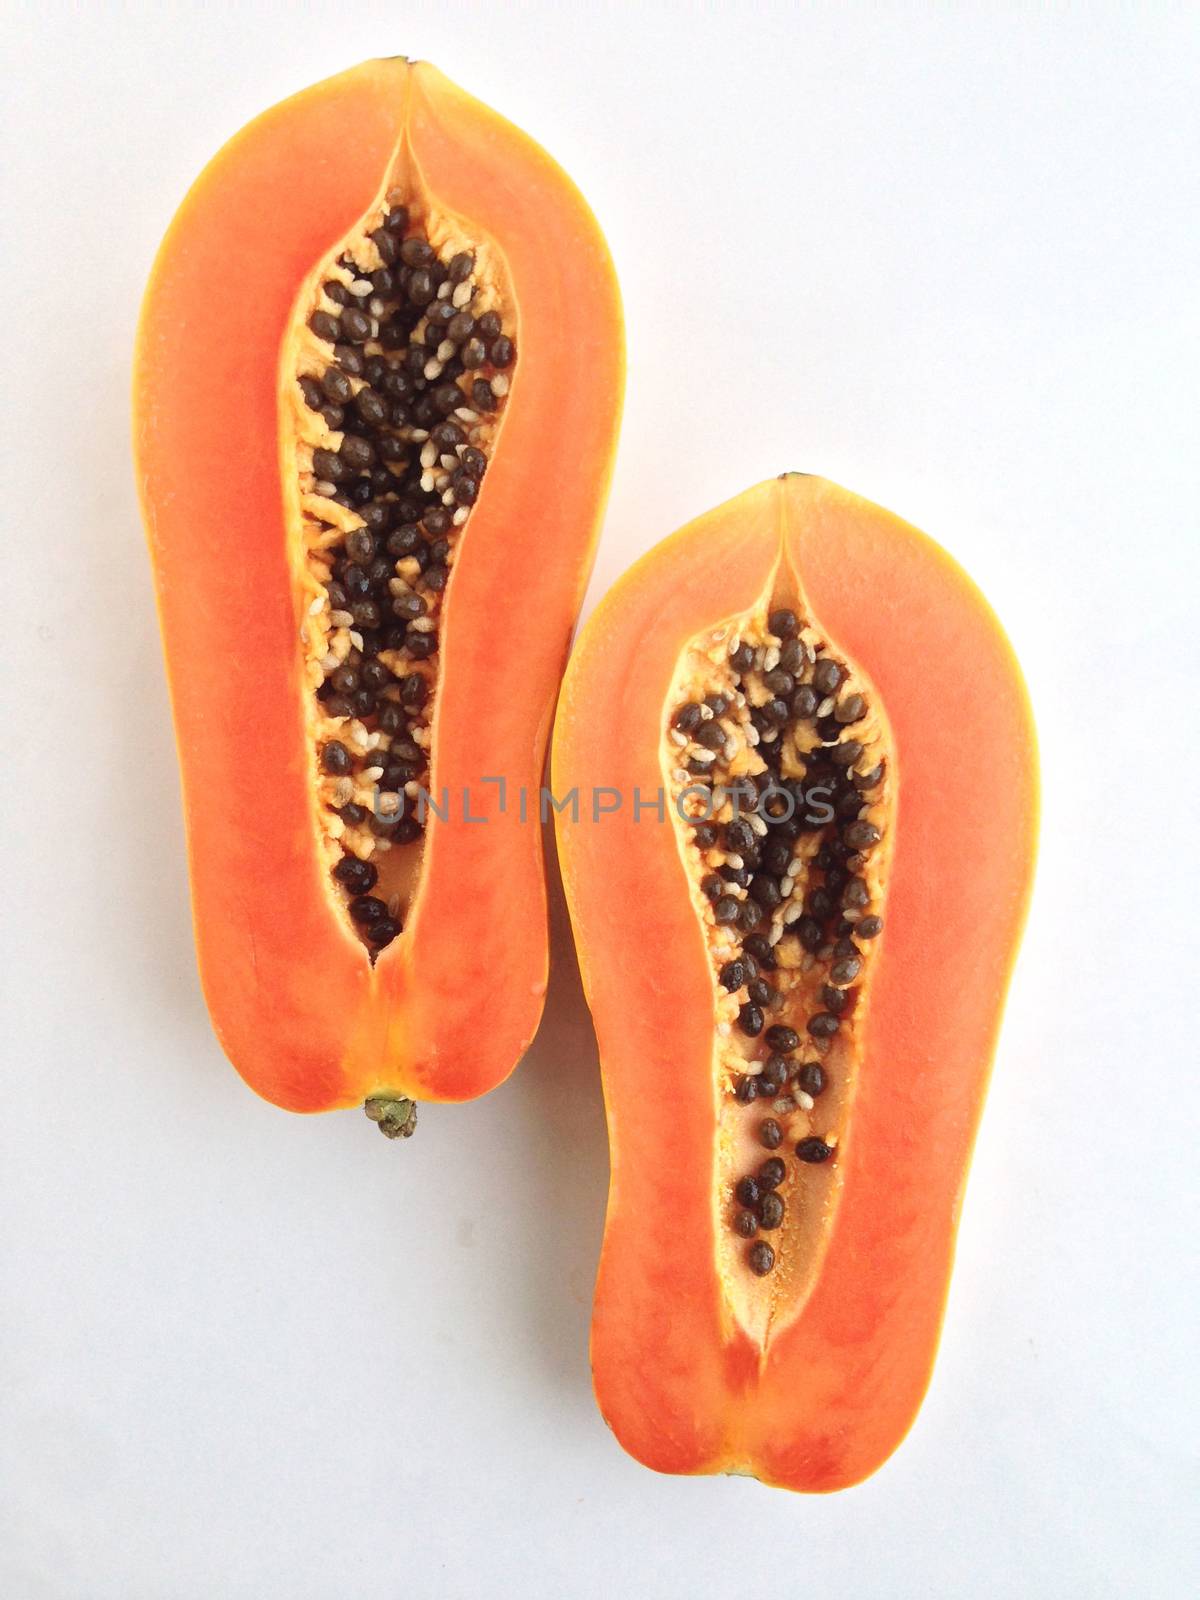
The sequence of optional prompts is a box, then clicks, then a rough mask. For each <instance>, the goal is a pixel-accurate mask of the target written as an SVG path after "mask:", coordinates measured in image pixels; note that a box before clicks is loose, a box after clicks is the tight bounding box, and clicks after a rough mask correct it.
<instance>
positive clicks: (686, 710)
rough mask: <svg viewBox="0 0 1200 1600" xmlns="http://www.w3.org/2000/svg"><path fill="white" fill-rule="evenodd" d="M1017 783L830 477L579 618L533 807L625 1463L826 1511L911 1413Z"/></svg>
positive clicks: (954, 584) (962, 677) (684, 541)
mask: <svg viewBox="0 0 1200 1600" xmlns="http://www.w3.org/2000/svg"><path fill="white" fill-rule="evenodd" d="M1036 764H1037V763H1036V748H1035V738H1034V729H1033V724H1032V719H1031V713H1030V708H1029V703H1028V700H1027V697H1026V692H1025V689H1024V686H1023V683H1022V679H1021V674H1020V671H1019V669H1018V666H1017V664H1016V661H1015V658H1014V656H1013V653H1012V651H1011V649H1010V647H1009V645H1008V643H1007V641H1006V639H1005V637H1004V635H1003V633H1002V632H1001V629H1000V627H999V625H998V623H997V621H996V619H995V617H994V615H993V614H992V612H991V611H990V610H989V608H988V606H987V604H986V602H985V601H984V599H983V598H982V596H981V595H980V594H979V592H978V590H977V589H976V588H975V587H974V585H973V584H972V583H971V582H970V580H969V579H968V578H967V577H966V576H965V575H964V573H963V572H962V571H961V570H960V569H959V568H958V567H957V566H956V565H955V564H954V562H953V561H952V560H951V559H950V558H949V557H948V556H947V555H946V554H945V553H944V552H943V551H942V550H941V549H939V548H938V547H937V546H936V545H935V544H934V543H933V542H932V541H931V540H929V539H927V538H926V537H925V536H924V535H922V534H920V533H918V532H917V531H916V529H914V528H912V527H910V526H908V525H907V524H906V523H904V522H901V521H900V520H899V519H898V518H897V517H894V516H892V515H890V514H889V513H887V512H885V511H883V510H880V509H879V508H878V507H876V506H873V505H870V504H869V503H867V502H866V501H864V500H861V499H859V498H858V497H856V496H855V495H852V494H850V493H848V492H847V491H845V490H843V489H840V488H837V487H836V486H835V485H833V484H830V483H827V482H824V481H823V480H821V479H819V478H815V477H805V476H799V475H795V474H790V475H786V476H784V477H782V478H780V479H778V480H776V481H772V482H769V483H764V484H761V485H759V486H758V487H757V488H754V489H751V490H750V491H748V492H747V493H745V494H743V495H741V496H740V497H739V498H738V499H735V500H732V501H730V502H729V503H728V504H726V505H723V506H721V507H719V508H718V509H717V510H715V511H713V512H711V513H710V514H709V515H707V516H704V517H701V518H700V519H699V520H698V521H696V522H694V523H692V524H691V525H690V526H688V527H686V528H684V529H683V530H682V531H681V532H680V533H678V534H676V535H675V536H674V537H673V538H671V539H668V540H666V541H665V542H664V543H662V544H660V545H659V546H657V547H656V548H655V549H654V550H652V551H651V552H650V554H649V555H647V556H646V557H645V558H644V559H643V560H642V561H641V562H639V563H638V564H637V565H636V566H635V567H634V568H633V569H632V570H631V571H630V572H629V573H628V574H626V576H625V577H624V578H622V579H621V580H620V581H619V582H618V583H617V584H616V586H615V587H614V588H613V589H612V591H611V592H610V593H609V594H608V596H607V597H606V598H605V599H604V600H603V601H602V602H601V604H600V606H599V607H598V608H597V610H596V611H595V613H594V614H593V615H592V617H591V618H590V620H589V621H588V623H587V624H586V626H585V627H584V629H583V631H582V633H581V635H580V638H579V640H578V642H577V644H576V647H575V650H574V653H573V655H572V659H571V662H570V664H569V667H568V671H567V675H566V680H565V683H564V687H563V692H562V695H561V699H560V706H559V711H558V715H557V721H556V725H555V735H554V750H553V788H554V791H555V798H556V808H557V815H556V828H557V833H558V843H559V854H560V859H561V863H562V871H563V878H564V883H565V889H566V895H567V901H568V905H569V908H570V913H571V918H572V924H573V928H574V934H575V941H576V945H577V948H578V953H579V960H580V965H581V969H582V974H583V981H584V986H585V990H586V994H587V998H588V1003H589V1005H590V1007H591V1011H592V1015H593V1019H594V1022H595V1028H596V1034H597V1037H598V1041H599V1046H600V1056H601V1063H602V1070H603V1078H604V1094H605V1102H606V1106H607V1116H608V1128H609V1138H610V1144H611V1168H612V1176H611V1187H610V1192H609V1202H608V1213H607V1220H606V1225H605V1235H604V1245H603V1251H602V1255H601V1261H600V1269H599V1276H598V1281H597V1287H596V1296H595V1308H594V1318H593V1324H592V1363H593V1373H594V1380H595V1387H596V1394H597V1398H598V1401H599V1405H600V1409H601V1411H602V1412H603V1414H604V1416H605V1418H606V1419H607V1421H608V1422H609V1424H610V1426H611V1427H612V1428H613V1430H614V1431H615V1433H616V1435H617V1438H618V1439H619V1441H620V1443H621V1444H622V1445H623V1446H624V1447H625V1449H626V1450H628V1451H630V1452H631V1453H632V1454H633V1455H634V1456H636V1457H637V1458H638V1459H639V1460H640V1461H642V1462H645V1463H646V1464H647V1465H649V1466H651V1467H655V1468H657V1469H659V1470H660V1471H663V1472H679V1473H701V1472H739V1473H749V1474H752V1475H754V1476H756V1477H758V1478H759V1479H761V1480H763V1481H764V1482H767V1483H771V1484H777V1485H782V1486H785V1487H787V1488H791V1489H796V1490H808V1491H823V1490H833V1489H839V1488H843V1487H845V1486H847V1485H850V1484H853V1483H856V1482H858V1481H859V1480H860V1479H862V1478H864V1477H866V1476H867V1475H868V1474H869V1473H871V1472H872V1471H874V1470H875V1468H877V1467H878V1466H879V1465H880V1464H881V1462H883V1461H884V1460H885V1458H886V1457H887V1456H888V1455H889V1454H890V1453H891V1451H892V1450H893V1449H894V1448H895V1447H896V1445H897V1444H898V1443H899V1442H900V1440H901V1439H902V1438H903V1436H904V1434H905V1433H906V1431H907V1430H908V1428H909V1426H910V1424H911V1423H912V1421H913V1419H914V1417H915V1415H916V1412H917V1410H918V1407H919V1405H920V1403H921V1400H922V1398H923V1395H924V1392H925V1389H926V1387H927V1385H928V1382H929V1378H930V1373H931V1370H932V1365H933V1359H934V1354H935V1349H936V1344H937V1339H938V1335H939V1328H940V1324H941V1320H942V1316H943V1310H944V1306H945V1301H946V1294H947V1289H948V1284H949V1276H950V1270H951V1264H952V1257H953V1250H954V1237H955V1231H956V1227H957V1222H958V1216H959V1208H960V1204H961V1200H962V1194H963V1186H964V1182H965V1178H966V1171H967V1166H968V1162H969V1159H970V1154H971V1148H972V1144H973V1141H974V1138H975V1132H976V1128H977V1125H978V1121H979V1117H980V1112H981V1108H982V1103H983V1097H984V1092H985V1088H986V1084H987V1079H988V1073H989V1070H990V1062H991V1057H992V1054H993V1050H994V1046H995V1043H996V1038H997V1033H998V1029H999V1024H1000V1017H1001V1009H1002V1005H1003V1000H1004V996H1005V992H1006V989H1007V986H1008V982H1009V976H1010V972H1011V969H1012V965H1013V961H1014V957H1015V953H1016V949H1017V944H1018V941H1019V938H1020V933H1021V929H1022V926H1023V923H1024V919H1025V914H1026V908H1027V903H1028V899H1029V894H1030V885H1031V878H1032V870H1033V860H1034V853H1035V841H1036V826H1037V775H1036Z"/></svg>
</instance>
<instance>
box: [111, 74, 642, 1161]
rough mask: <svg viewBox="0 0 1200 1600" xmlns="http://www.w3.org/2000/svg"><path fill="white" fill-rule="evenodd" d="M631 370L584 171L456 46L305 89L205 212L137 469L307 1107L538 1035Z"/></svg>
mask: <svg viewBox="0 0 1200 1600" xmlns="http://www.w3.org/2000/svg"><path fill="white" fill-rule="evenodd" d="M622 385H623V354H622V330H621V314H620V306H619V301H618V296H617V290H616V283H615V278H614V274H613V270H612V265H611V262H610V260H609V256H608V252H607V250H606V248H605V245H604V241H603V238H602V236H601V234H600V232H599V229H598V228H597V226H596V223H595V221H594V219H593V217H592V215H591V213H590V211H589V210H588V208H587V206H586V204H585V202H584V201H583V199H582V197H581V196H580V194H579V193H578V191H577V190H576V189H575V188H574V186H573V185H572V184H571V182H570V181H569V179H567V177H566V176H565V175H564V174H563V173H562V171H561V170H560V169H559V168H558V167H557V166H556V165H555V164H554V163H553V162H552V161H551V159H550V158H549V157H548V156H547V155H546V154H545V152H544V151H542V150H541V149H540V148H539V147H538V146H537V145H535V144H534V143H533V141H532V140H530V139H529V138H528V137H527V136H526V135H524V134H523V133H521V132H520V131H519V130H517V129H516V128H514V127H513V126H511V125H510V124H509V123H507V122H505V121H504V120H503V119H502V118H500V117H499V116H497V115H496V114H495V113H494V112H492V111H490V110H489V109H488V108H486V107H485V106H483V105H481V104H480V103H479V102H477V101H475V100H473V99H471V98H470V97H469V96H468V95H466V94H465V93H464V92H463V91H461V90H460V89H458V88H457V87H456V86H455V85H453V84H451V83H450V82H449V81H448V80H447V79H446V78H445V77H443V76H442V74H441V73H439V72H437V71H436V69H434V68H433V67H431V66H429V65H427V64H424V63H418V64H410V63H408V62H406V61H404V60H402V59H399V58H396V59H392V60H387V61H372V62H368V63H366V64H364V65H363V66H360V67H357V68H355V69H353V70H352V71H349V72H345V73H342V74H341V75H339V76H338V77H335V78H331V79H329V80H327V81H326V82H323V83H320V84H317V85H316V86H315V87H313V88H311V89H308V90H306V91H305V92H303V93H302V94H299V95H297V96H295V97H294V98H292V99H290V100H288V101H286V102H284V103H283V104H281V105H279V106H276V107H274V108H273V109H272V110H270V111H268V112H267V113H265V115H263V116H262V117H260V118H259V119H257V120H256V121H255V122H253V123H251V124H250V125H249V126H248V127H247V128H245V129H244V130H243V131H242V132H241V133H240V134H239V135H237V136H236V137H235V138H234V139H233V140H232V141H231V142H230V143H229V144H228V145H227V146H226V147H225V148H224V149H223V150H222V151H221V152H220V153H219V154H218V156H217V157H216V158H215V159H214V161H213V162H212V163H211V164H210V166H209V167H208V168H207V169H206V170H205V172H204V173H203V174H202V175H201V177H200V178H199V180H198V181H197V183H196V184H195V185H194V187H193V188H192V190H191V191H190V193H189V194H188V196H187V197H186V199H185V200H184V202H183V204H182V206H181V207H180V209H179V212H178V213H177V215H176V217H175V219H174V221H173V223H172V225H171V228H170V230H169V232H168V234H167V236H166V239H165V241H164V243H163V245H162V248H161V250H160V252H159V256H158V258H157V260H156V263H155V266H154V269H153V273H152V276H151V279H150V283H149V286H148V288H147V291H146V297H145V302H144V306H143V312H142V319H141V325H140V329H139V335H138V347H137V354H136V373H135V384H134V440H135V456H136V463H137V472H138V481H139V489H140V493H141V499H142V505H143V511H144V517H145V522H146V529H147V535H148V539H149V545H150V551H151V556H152V561H153V566H154V572H155V578H156V585H157V594H158V604H159V612H160V620H161V626H162V633H163V642H164V649H165V654H166V660H167V669H168V677H169V681H170V687H171V696H172V705H173V712H174V717H175V725H176V733H177V742H178V746H179V755H180V762H181V768H182V776H183V789H184V805H185V812H186V819H187V833H188V854H189V868H190V876H191V883H192V896H193V913H194V921H195V931H196V942H197V950H198V956H199V963H200V969H201V976H202V981H203V984H204V989H205V995H206V999H207V1001H208V1005H209V1009H210V1013H211V1015H212V1019H213V1023H214V1026H215V1029H216V1032H217V1034H218V1037H219V1039H220V1041H221V1043H222V1045H223V1047H224V1048H225V1051H226V1053H227V1054H228V1055H229V1057H230V1059H231V1060H232V1061H233V1063H234V1065H235V1066H236V1067H237V1069H238V1070H239V1072H241V1074H242V1075H243V1077H244V1078H245V1079H246V1080H247V1082H249V1083H250V1084H251V1086H252V1087H253V1088H255V1089H256V1090H257V1091H258V1092H259V1093H260V1094H262V1095H264V1096H265V1097H266V1098H268V1099H270V1100H272V1101H274V1102H275V1103H277V1104H279V1105H281V1106H284V1107H287V1108H289V1109H292V1110H299V1111H317V1110H325V1109H330V1108H334V1107H339V1106H345V1105H349V1104H353V1103H355V1102H360V1101H365V1102H366V1103H367V1107H368V1111H369V1113H370V1114H371V1115H372V1116H373V1117H374V1118H375V1120H377V1121H378V1122H379V1123H380V1126H381V1127H382V1128H383V1129H384V1131H385V1132H388V1133H392V1134H396V1133H408V1132H411V1130H412V1125H413V1120H414V1119H413V1107H412V1102H414V1101H416V1100H459V1099H465V1098H469V1097H472V1096H474V1095H478V1094H480V1093H483V1092H484V1091H485V1090H487V1089H489V1088H491V1087H493V1086H494V1085H495V1084H496V1083H498V1082H500V1081H501V1080H502V1079H503V1078H504V1077H505V1076H506V1075H507V1074H508V1072H509V1071H511V1069H512V1067H513V1066H514V1065H515V1063H516V1062H517V1060H518V1059H519V1057H520V1055H521V1053H522V1051H523V1050H524V1048H525V1047H526V1045H527V1044H528V1042H529V1040H530V1039H531V1038H532V1035H533V1033H534V1031H535V1029H536V1027H537V1023H538V1019H539V1016H540V1012H541V1006H542V998H543V994H544V991H545V984H546V969H547V934H546V909H545V888H544V883H543V876H542V872H543V867H542V860H541V854H540V845H539V839H538V833H537V829H536V827H533V826H530V825H529V823H528V820H527V818H523V817H522V816H521V815H520V813H519V811H518V808H517V807H516V805H515V804H512V803H511V797H512V796H514V795H515V794H516V793H517V792H518V791H519V790H520V789H522V788H525V789H529V788H535V787H536V785H537V783H538V782H539V779H540V775H541V765H542V761H543V758H544V751H545V745H546V740H547V736H548V731H549V725H550V720H551V717H552V712H553V704H554V698H555V693H556V690H557V685H558V681H559V678H560V675H561V670H562V664H563V661H564V659H565V655H566V650H567V645H568V641H569V637H570V632H571V628H572V626H573V623H574V619H575V616H576V614H577V611H578V607H579V604H580V601H581V598H582V593H583V589H584V586H585V584H586V581H587V576H588V572H589V570H590V566H591V561H592V555H593V551H594V545H595V539H596V534H597V530H598V524H599V518H600V513H601V510H602V506H603V502H604V499H605V496H606V493H607V486H608V481H609V477H610V473H611V466H612V458H613V451H614V447H615V437H616V429H617V423H618V418H619V412H620V403H621V392H622ZM548 464H552V476H548V474H547V465H548ZM498 634H499V635H500V636H501V637H503V638H504V640H505V642H504V646H503V648H500V649H498V648H496V638H497V635H498ZM450 797H453V804H451V803H450ZM467 816H470V817H477V818H483V819H485V821H486V825H485V826H481V825H478V824H471V823H467V822H465V821H464V818H465V817H467Z"/></svg>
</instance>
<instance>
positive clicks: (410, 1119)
mask: <svg viewBox="0 0 1200 1600" xmlns="http://www.w3.org/2000/svg"><path fill="white" fill-rule="evenodd" d="M363 1110H364V1111H365V1112H366V1113H367V1115H368V1116H369V1117H370V1119H371V1121H372V1122H377V1123H378V1124H379V1131H380V1133H383V1134H386V1135H387V1137H388V1138H389V1139H409V1138H411V1137H412V1135H413V1133H414V1131H415V1130H416V1126H417V1103H416V1101H415V1100H403V1099H393V1098H392V1097H391V1096H390V1095H382V1094H380V1095H373V1096H372V1097H371V1099H370V1100H368V1101H366V1103H365V1104H364V1105H363Z"/></svg>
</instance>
